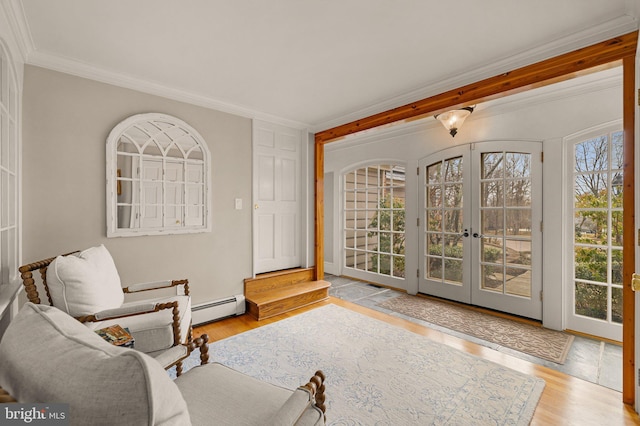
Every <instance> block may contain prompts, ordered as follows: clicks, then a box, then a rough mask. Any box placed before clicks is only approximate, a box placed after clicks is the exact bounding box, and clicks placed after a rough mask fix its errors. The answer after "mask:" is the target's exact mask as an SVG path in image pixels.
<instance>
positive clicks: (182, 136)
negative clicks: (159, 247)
mask: <svg viewBox="0 0 640 426" xmlns="http://www.w3.org/2000/svg"><path fill="white" fill-rule="evenodd" d="M210 164H211V156H210V153H209V149H208V147H207V144H206V143H205V141H204V139H203V138H202V136H201V135H200V134H199V133H198V132H197V131H196V130H195V129H194V128H193V127H191V126H189V125H188V124H187V123H185V122H184V121H182V120H180V119H178V118H176V117H172V116H170V115H166V114H158V113H149V114H138V115H134V116H131V117H129V118H127V119H125V120H124V121H122V122H121V123H120V124H118V125H117V126H116V127H114V128H113V130H112V131H111V133H110V134H109V137H108V138H107V170H106V171H107V193H106V194H107V236H108V237H120V236H138V235H162V234H185V233H198V232H208V231H210V230H211V218H210V212H211V206H210V203H211V193H210V191H211V187H210V182H211V179H210V177H211V168H210Z"/></svg>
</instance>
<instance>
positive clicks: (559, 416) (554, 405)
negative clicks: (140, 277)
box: [195, 297, 640, 425]
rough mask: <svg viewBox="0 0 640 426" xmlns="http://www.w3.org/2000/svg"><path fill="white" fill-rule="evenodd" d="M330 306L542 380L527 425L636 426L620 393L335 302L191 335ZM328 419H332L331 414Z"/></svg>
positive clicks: (214, 334) (230, 330) (213, 335)
mask: <svg viewBox="0 0 640 426" xmlns="http://www.w3.org/2000/svg"><path fill="white" fill-rule="evenodd" d="M329 303H333V304H335V305H338V306H342V307H344V308H347V309H351V310H353V311H355V312H359V313H361V314H364V315H368V316H370V317H372V318H376V319H379V320H382V321H385V322H387V323H389V324H392V325H395V326H397V327H402V328H404V329H406V330H409V331H411V332H414V333H416V334H420V335H423V336H427V337H428V338H430V339H431V340H433V341H436V342H440V343H443V344H445V345H448V346H451V347H454V348H456V349H459V350H461V351H464V352H467V353H470V354H473V355H476V356H479V357H480V358H483V359H486V360H489V361H493V362H495V363H498V364H501V365H504V366H506V367H509V368H512V369H514V370H518V371H521V372H523V373H527V374H531V375H534V376H537V377H540V378H542V379H544V380H545V382H546V386H545V389H544V392H543V394H542V397H541V398H540V403H539V404H538V407H537V408H536V412H535V414H534V417H533V420H532V422H531V424H532V425H604V424H606V425H637V424H640V417H638V415H637V413H635V412H634V410H633V408H632V407H631V406H628V405H625V404H623V403H622V394H621V393H620V392H616V391H613V390H611V389H608V388H605V387H602V386H599V385H596V384H593V383H590V382H586V381H584V380H581V379H578V378H575V377H572V376H568V375H566V374H564V373H561V372H558V371H555V370H551V369H549V368H547V367H544V366H541V365H537V364H532V363H530V362H528V361H524V360H521V359H517V358H514V357H512V356H510V355H507V354H503V353H500V352H497V351H494V350H492V349H489V348H486V347H484V346H480V345H477V344H475V343H472V342H469V341H466V340H462V339H459V338H457V337H454V336H450V335H448V334H444V333H441V332H439V331H436V330H432V329H430V328H427V327H423V326H421V325H418V324H414V323H412V322H410V321H406V320H403V319H401V318H396V317H393V316H390V315H386V314H384V313H382V312H378V311H374V310H372V309H368V308H366V307H363V306H359V305H356V304H353V303H350V302H347V301H344V300H341V299H337V298H335V297H331V298H330V299H329V300H328V301H325V302H320V303H317V304H315V305H312V306H307V307H305V308H301V309H298V310H296V311H292V312H288V313H285V314H282V315H278V316H276V317H271V318H268V319H265V320H262V321H256V320H254V319H253V318H251V317H250V316H249V315H246V314H245V315H242V316H240V317H233V318H228V319H225V320H222V321H218V322H215V323H211V324H206V325H203V326H200V327H196V328H195V335H196V336H198V335H200V334H201V333H207V334H208V335H209V341H210V342H214V341H216V340H220V339H224V338H226V337H229V336H233V335H235V334H239V333H242V332H244V331H247V330H250V329H253V328H257V327H261V326H263V325H266V324H270V323H273V322H276V321H279V320H281V319H284V318H288V317H292V316H295V315H297V314H300V313H302V312H305V311H308V310H311V309H314V308H316V307H319V306H323V305H326V304H329ZM212 361H214V360H212ZM330 392H331V389H330V387H327V393H328V394H329V395H330ZM327 414H328V415H329V416H330V415H331V413H327Z"/></svg>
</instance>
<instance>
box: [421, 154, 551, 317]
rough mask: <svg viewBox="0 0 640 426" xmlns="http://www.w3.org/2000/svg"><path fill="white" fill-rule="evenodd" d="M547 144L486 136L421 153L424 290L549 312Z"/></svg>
mask: <svg viewBox="0 0 640 426" xmlns="http://www.w3.org/2000/svg"><path fill="white" fill-rule="evenodd" d="M541 151H542V146H541V144H540V143H536V142H483V143H476V144H472V145H465V146H458V147H453V148H450V149H447V150H444V151H440V152H438V153H435V154H433V155H430V156H428V157H426V158H424V159H422V160H420V161H419V173H420V176H419V181H420V182H421V185H422V187H421V188H420V190H419V191H418V193H419V204H418V205H419V206H420V208H421V212H420V223H419V229H420V235H421V238H420V251H419V253H420V255H421V256H422V260H421V261H420V269H419V291H420V292H421V293H426V294H430V295H434V296H438V297H443V298H446V299H451V300H455V301H459V302H463V303H469V304H473V305H478V306H483V307H487V308H491V309H496V310H499V311H503V312H509V313H512V314H516V315H521V316H524V317H528V318H534V319H541V318H542V301H541V298H542V294H541V290H542V230H541V228H542V161H541Z"/></svg>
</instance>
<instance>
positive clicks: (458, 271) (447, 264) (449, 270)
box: [444, 259, 462, 284]
mask: <svg viewBox="0 0 640 426" xmlns="http://www.w3.org/2000/svg"><path fill="white" fill-rule="evenodd" d="M444 279H445V281H448V282H451V283H455V284H461V283H462V260H454V259H445V260H444Z"/></svg>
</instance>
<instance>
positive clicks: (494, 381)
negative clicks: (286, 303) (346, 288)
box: [185, 305, 545, 426]
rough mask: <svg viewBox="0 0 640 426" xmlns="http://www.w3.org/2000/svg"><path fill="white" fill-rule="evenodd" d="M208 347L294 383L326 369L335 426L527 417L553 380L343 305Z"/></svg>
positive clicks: (507, 421)
mask: <svg viewBox="0 0 640 426" xmlns="http://www.w3.org/2000/svg"><path fill="white" fill-rule="evenodd" d="M209 354H210V360H211V361H215V362H220V363H222V364H225V365H227V366H229V367H232V368H234V369H236V370H239V371H241V372H243V373H245V374H248V375H250V376H253V377H256V378H259V379H261V380H265V381H267V382H270V383H273V384H275V385H279V386H284V387H286V388H289V389H295V388H296V387H298V386H300V385H301V384H304V383H306V382H307V381H308V379H309V377H311V376H312V375H313V373H314V372H315V371H316V370H317V369H321V370H322V371H323V372H324V373H325V375H326V377H327V378H326V382H325V384H326V396H327V400H326V405H327V412H326V414H327V424H329V425H379V426H382V425H394V426H397V425H414V424H420V425H527V424H529V422H530V420H531V418H532V417H533V412H534V410H535V407H536V405H537V403H538V400H539V398H540V396H541V394H542V390H543V388H544V386H545V383H544V380H542V379H539V378H536V377H533V376H529V375H526V374H523V373H520V372H518V371H515V370H511V369H509V368H505V367H503V366H500V365H498V364H495V363H492V362H489V361H486V360H483V359H480V358H478V357H475V356H473V355H469V354H467V353H464V352H461V351H459V350H456V349H453V348H451V347H449V346H446V345H443V344H441V343H437V342H433V341H431V340H430V339H428V338H427V337H424V336H421V335H418V334H415V333H412V332H410V331H407V330H405V329H402V328H399V327H395V326H393V325H390V324H387V323H385V322H383V321H379V320H376V319H373V318H370V317H367V316H365V315H362V314H359V313H357V312H353V311H350V310H348V309H345V308H341V307H339V306H336V305H326V306H323V307H320V308H317V309H314V310H311V311H308V312H305V313H303V314H300V315H296V316H295V317H291V318H287V319H284V320H282V321H278V322H276V323H272V324H269V325H266V326H263V327H260V328H256V329H253V330H250V331H247V332H245V333H242V334H238V335H235V336H232V337H229V338H227V339H224V340H220V341H218V342H214V343H212V344H211V345H210V349H209ZM191 358H192V359H189V360H188V362H186V363H185V368H186V369H187V368H190V367H191V366H193V365H197V364H198V359H197V354H195V355H194V354H192V357H191Z"/></svg>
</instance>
